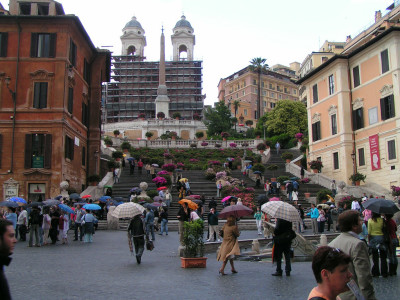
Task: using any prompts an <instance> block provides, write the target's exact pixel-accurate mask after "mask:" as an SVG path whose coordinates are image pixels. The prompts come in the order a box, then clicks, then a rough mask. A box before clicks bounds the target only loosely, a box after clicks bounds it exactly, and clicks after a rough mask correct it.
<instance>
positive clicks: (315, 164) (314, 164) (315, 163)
mask: <svg viewBox="0 0 400 300" xmlns="http://www.w3.org/2000/svg"><path fill="white" fill-rule="evenodd" d="M308 165H309V166H310V169H311V170H313V172H314V173H318V172H319V171H321V168H322V167H323V165H322V161H320V160H318V159H316V160H312V161H310V162H309V163H308Z"/></svg>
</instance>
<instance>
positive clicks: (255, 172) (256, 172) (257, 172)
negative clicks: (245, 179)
mask: <svg viewBox="0 0 400 300" xmlns="http://www.w3.org/2000/svg"><path fill="white" fill-rule="evenodd" d="M253 174H262V172H260V171H254V172H253Z"/></svg>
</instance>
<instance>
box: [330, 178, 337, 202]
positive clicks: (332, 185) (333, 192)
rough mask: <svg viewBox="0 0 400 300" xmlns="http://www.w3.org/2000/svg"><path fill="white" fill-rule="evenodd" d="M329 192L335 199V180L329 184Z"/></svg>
mask: <svg viewBox="0 0 400 300" xmlns="http://www.w3.org/2000/svg"><path fill="white" fill-rule="evenodd" d="M331 191H332V197H333V198H335V196H336V181H335V179H334V180H332V182H331Z"/></svg>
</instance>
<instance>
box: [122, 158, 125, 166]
mask: <svg viewBox="0 0 400 300" xmlns="http://www.w3.org/2000/svg"><path fill="white" fill-rule="evenodd" d="M122 168H125V158H124V157H123V158H122Z"/></svg>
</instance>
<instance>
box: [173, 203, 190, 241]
mask: <svg viewBox="0 0 400 300" xmlns="http://www.w3.org/2000/svg"><path fill="white" fill-rule="evenodd" d="M176 217H177V218H178V221H179V227H178V228H179V241H180V243H181V245H182V246H183V228H184V227H183V224H184V223H185V222H189V219H190V209H189V207H188V204H187V203H186V202H185V203H183V205H182V206H181V207H180V208H179V210H178V215H177V216H176Z"/></svg>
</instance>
